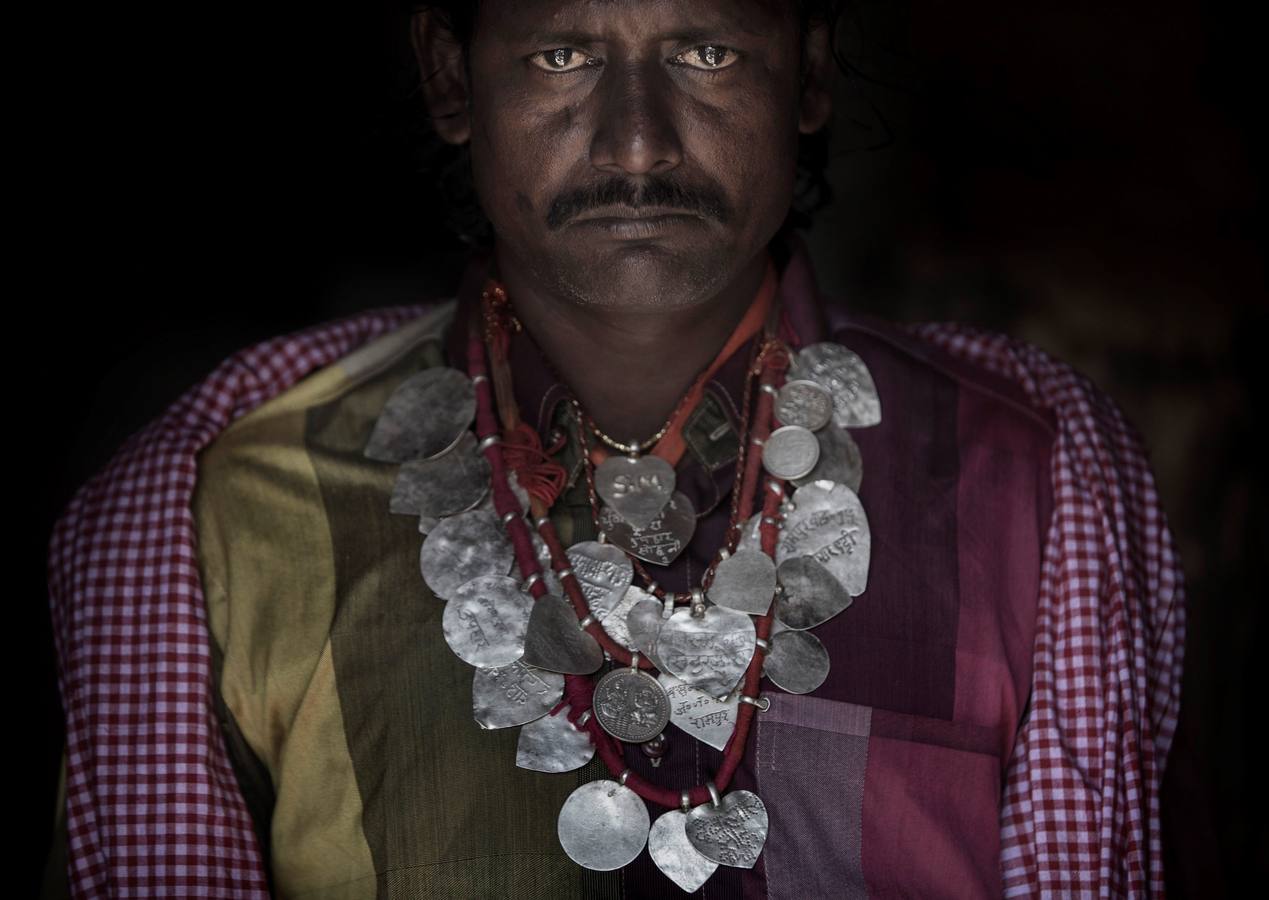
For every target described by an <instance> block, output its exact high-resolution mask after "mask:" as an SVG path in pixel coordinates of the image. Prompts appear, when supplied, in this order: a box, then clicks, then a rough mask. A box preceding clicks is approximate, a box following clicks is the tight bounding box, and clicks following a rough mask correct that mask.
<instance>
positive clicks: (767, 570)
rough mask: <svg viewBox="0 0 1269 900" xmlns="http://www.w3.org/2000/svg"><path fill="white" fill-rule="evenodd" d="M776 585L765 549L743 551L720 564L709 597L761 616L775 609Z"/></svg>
mask: <svg viewBox="0 0 1269 900" xmlns="http://www.w3.org/2000/svg"><path fill="white" fill-rule="evenodd" d="M775 586H776V569H775V563H773V562H772V561H771V557H769V556H767V554H765V553H763V552H762V551H761V550H745V549H741V550H737V551H736V552H735V553H733V554H732V555H731V556H729V557H727V558H726V559H724V560H723V561H722V562H720V563H719V564H718V568H717V569H715V570H714V580H713V582H712V583H711V584H710V586H709V593H708V596H709V599H710V601H711V602H712V603H716V604H718V605H719V606H725V607H727V608H728V609H734V610H736V611H738V612H742V613H748V614H750V615H753V616H761V615H763V614H765V613H766V611H767V610H768V609H770V608H771V598H772V597H773V596H774V595H775Z"/></svg>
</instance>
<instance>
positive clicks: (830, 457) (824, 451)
mask: <svg viewBox="0 0 1269 900" xmlns="http://www.w3.org/2000/svg"><path fill="white" fill-rule="evenodd" d="M815 439H816V440H817V441H819V442H820V461H819V462H817V463H816V464H815V468H814V469H812V470H811V474H809V475H807V476H806V477H804V478H795V479H793V483H794V484H796V485H797V486H798V487H801V486H802V485H804V484H810V483H811V482H812V481H835V482H837V483H838V484H844V485H846V487H848V488H850V489H851V490H852V491H854V492H855V493H859V486H860V484H862V483H863V480H864V458H863V456H862V455H861V454H860V452H859V445H858V444H856V443H855V439H854V438H852V437H851V436H850V432H849V431H847V430H846V429H845V428H838V427H837V426H836V425H830V426H829V427H827V428H821V429H820V430H819V431H817V432H816V433H815Z"/></svg>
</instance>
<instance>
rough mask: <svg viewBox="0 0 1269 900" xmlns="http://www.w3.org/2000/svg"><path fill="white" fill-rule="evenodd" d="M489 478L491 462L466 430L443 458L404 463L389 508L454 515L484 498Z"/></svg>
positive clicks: (405, 512) (418, 513) (437, 515)
mask: <svg viewBox="0 0 1269 900" xmlns="http://www.w3.org/2000/svg"><path fill="white" fill-rule="evenodd" d="M489 478H490V470H489V461H488V460H487V459H485V458H484V457H483V456H481V455H480V454H478V453H477V452H476V436H475V435H473V434H472V433H471V432H470V431H464V432H463V436H462V437H460V438H459V439H458V443H456V444H455V445H454V446H453V447H452V448H450V449H449V450H447V451H445V452H444V453H442V454H441V455H440V456H437V457H434V458H432V459H415V460H411V461H410V462H407V463H404V464H402V466H401V470H400V471H399V472H398V473H397V480H396V484H395V485H393V487H392V499H391V500H390V501H389V502H388V509H389V510H390V511H391V512H394V513H397V514H403V515H416V516H426V517H428V518H433V519H439V518H441V517H442V516H452V515H454V514H455V513H460V512H463V511H464V510H467V509H471V508H472V507H474V506H476V504H478V503H480V501H481V500H483V499H484V497H485V495H486V494H487V493H489Z"/></svg>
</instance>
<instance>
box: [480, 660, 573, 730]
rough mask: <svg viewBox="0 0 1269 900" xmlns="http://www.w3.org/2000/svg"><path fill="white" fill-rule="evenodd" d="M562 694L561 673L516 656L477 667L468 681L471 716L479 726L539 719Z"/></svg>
mask: <svg viewBox="0 0 1269 900" xmlns="http://www.w3.org/2000/svg"><path fill="white" fill-rule="evenodd" d="M563 697H564V676H563V675H558V674H556V673H555V672H544V671H543V670H541V669H535V668H533V667H532V666H526V665H525V664H524V663H522V662H520V661H519V660H516V661H515V662H513V663H511V665H509V666H498V667H497V668H492V669H477V670H476V674H475V675H474V676H473V677H472V682H471V706H472V716H473V717H474V718H475V719H476V724H477V725H479V726H480V727H481V728H487V729H491V728H510V727H511V726H513V725H524V724H525V723H526V722H532V721H533V720H534V719H540V718H542V716H545V715H546V714H547V713H549V712H550V711H551V710H553V709H554V708H555V706H556V704H558V703H559V702H560V700H561V699H562V698H563Z"/></svg>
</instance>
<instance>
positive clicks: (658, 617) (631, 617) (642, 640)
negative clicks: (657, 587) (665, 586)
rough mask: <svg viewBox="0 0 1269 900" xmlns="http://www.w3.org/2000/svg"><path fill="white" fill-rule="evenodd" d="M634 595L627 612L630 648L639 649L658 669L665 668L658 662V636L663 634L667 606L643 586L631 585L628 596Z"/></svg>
mask: <svg viewBox="0 0 1269 900" xmlns="http://www.w3.org/2000/svg"><path fill="white" fill-rule="evenodd" d="M632 595H633V597H634V603H633V604H631V606H630V611H629V612H628V613H626V633H627V634H629V635H630V649H631V650H638V651H639V652H640V653H642V654H643V655H644V656H646V657H647V658H648V659H650V660H652V662H653V664H654V665H656V667H657V668H658V669H660V668H664V667H663V666H661V665H660V663H658V662H657V637H658V636H659V635H660V634H661V625H662V623H664V622H665V619H664V617H663V613H664V611H665V607H664V606H663V605H662V604H661V601H659V600H657V599H656V598H655V597H653V596H652V595H651V594H649V593H648V592H647V591H645V590H644V589H643V588H639V587H635V586H634V585H631V586H630V587H629V588H628V589H627V591H626V596H627V597H630V596H632Z"/></svg>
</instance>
